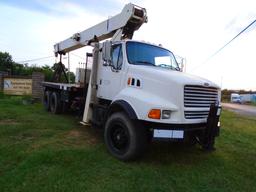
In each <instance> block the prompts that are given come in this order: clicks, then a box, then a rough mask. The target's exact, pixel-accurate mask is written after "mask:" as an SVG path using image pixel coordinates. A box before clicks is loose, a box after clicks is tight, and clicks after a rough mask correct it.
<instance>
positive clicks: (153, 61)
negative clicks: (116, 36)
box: [126, 42, 180, 71]
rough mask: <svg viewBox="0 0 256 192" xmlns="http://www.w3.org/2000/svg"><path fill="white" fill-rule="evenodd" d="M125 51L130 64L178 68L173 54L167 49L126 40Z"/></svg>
mask: <svg viewBox="0 0 256 192" xmlns="http://www.w3.org/2000/svg"><path fill="white" fill-rule="evenodd" d="M126 52H127V58H128V62H129V63H130V64H134V65H149V66H156V67H165V68H169V69H173V70H177V71H179V70H180V69H179V66H178V64H177V62H176V60H175V57H174V55H173V54H172V52H170V51H168V50H167V49H164V48H160V47H157V46H154V45H149V44H145V43H140V42H127V43H126Z"/></svg>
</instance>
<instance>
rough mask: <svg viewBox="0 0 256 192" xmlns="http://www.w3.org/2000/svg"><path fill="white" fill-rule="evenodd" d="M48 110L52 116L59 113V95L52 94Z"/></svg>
mask: <svg viewBox="0 0 256 192" xmlns="http://www.w3.org/2000/svg"><path fill="white" fill-rule="evenodd" d="M50 109H51V112H52V113H53V114H59V113H60V112H61V101H60V95H59V93H57V92H53V93H52V94H51V96H50Z"/></svg>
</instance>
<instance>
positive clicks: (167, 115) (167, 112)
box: [162, 110, 171, 119]
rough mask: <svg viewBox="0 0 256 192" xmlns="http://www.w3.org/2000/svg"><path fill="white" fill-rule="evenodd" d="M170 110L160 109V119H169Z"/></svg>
mask: <svg viewBox="0 0 256 192" xmlns="http://www.w3.org/2000/svg"><path fill="white" fill-rule="evenodd" d="M170 118H171V111H170V110H162V119H170Z"/></svg>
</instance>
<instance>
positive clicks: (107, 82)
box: [97, 44, 124, 100]
mask: <svg viewBox="0 0 256 192" xmlns="http://www.w3.org/2000/svg"><path fill="white" fill-rule="evenodd" d="M123 60H124V59H123V49H122V44H115V45H113V46H112V49H111V63H110V64H109V65H103V62H101V63H102V64H101V66H100V70H99V75H98V80H99V82H98V85H99V86H98V91H97V96H98V97H99V98H103V99H107V100H113V98H114V97H115V96H116V95H117V94H118V93H119V91H120V90H121V83H122V81H123V76H124V67H123Z"/></svg>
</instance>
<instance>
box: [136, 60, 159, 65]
mask: <svg viewBox="0 0 256 192" xmlns="http://www.w3.org/2000/svg"><path fill="white" fill-rule="evenodd" d="M134 63H141V64H144V65H152V66H155V64H154V63H151V62H149V61H135V62H134Z"/></svg>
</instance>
